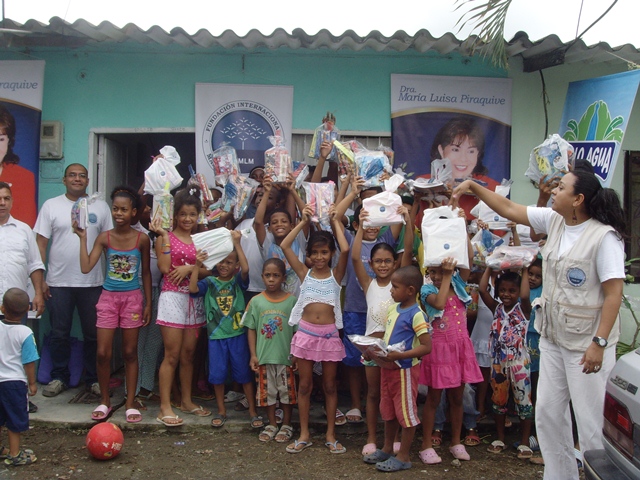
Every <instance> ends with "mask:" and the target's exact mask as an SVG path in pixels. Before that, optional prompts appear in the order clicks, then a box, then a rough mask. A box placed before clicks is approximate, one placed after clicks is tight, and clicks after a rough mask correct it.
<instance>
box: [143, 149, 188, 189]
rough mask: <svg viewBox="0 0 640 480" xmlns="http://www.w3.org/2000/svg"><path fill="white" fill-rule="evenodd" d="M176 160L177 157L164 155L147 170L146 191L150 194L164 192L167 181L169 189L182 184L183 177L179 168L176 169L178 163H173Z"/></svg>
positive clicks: (145, 175)
mask: <svg viewBox="0 0 640 480" xmlns="http://www.w3.org/2000/svg"><path fill="white" fill-rule="evenodd" d="M164 148H167V147H164ZM171 148H173V147H171ZM178 159H179V157H178ZM174 161H175V158H173V159H171V160H169V159H167V158H164V157H159V158H157V159H156V161H155V162H153V163H152V164H151V166H150V167H149V168H147V169H146V170H145V172H144V193H146V194H148V195H156V194H159V193H162V192H163V191H164V187H165V185H166V184H167V182H168V183H169V190H173V189H174V188H178V187H179V186H180V185H182V177H181V176H180V174H179V173H178V170H176V164H174V163H172V162H174ZM178 161H179V160H178Z"/></svg>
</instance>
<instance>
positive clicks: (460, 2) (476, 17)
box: [456, 0, 512, 68]
mask: <svg viewBox="0 0 640 480" xmlns="http://www.w3.org/2000/svg"><path fill="white" fill-rule="evenodd" d="M511 1H512V0H457V1H456V4H457V7H456V10H458V9H460V8H463V7H465V6H471V8H469V10H467V11H466V12H465V13H464V14H463V15H462V16H461V17H460V19H459V20H458V22H457V23H456V26H458V25H459V26H460V27H459V28H458V32H460V31H461V30H462V29H463V28H465V27H466V26H473V28H472V30H471V31H472V32H476V34H477V36H476V37H475V39H474V40H473V43H472V45H471V51H472V53H475V51H476V50H477V49H479V48H480V47H482V48H483V56H485V57H486V56H487V55H488V56H490V57H491V61H492V62H493V64H494V65H496V66H498V67H500V68H507V67H508V58H507V51H506V47H505V41H504V27H505V21H506V18H507V11H508V10H509V6H510V5H511ZM473 2H484V3H473ZM472 4H473V5H475V6H472Z"/></svg>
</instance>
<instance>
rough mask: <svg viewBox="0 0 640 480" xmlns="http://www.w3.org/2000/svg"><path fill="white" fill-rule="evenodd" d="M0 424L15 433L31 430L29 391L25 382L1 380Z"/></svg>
mask: <svg viewBox="0 0 640 480" xmlns="http://www.w3.org/2000/svg"><path fill="white" fill-rule="evenodd" d="M0 426H2V427H7V428H8V429H9V430H10V431H12V432H15V433H19V432H26V431H27V430H29V391H28V388H27V384H26V383H25V382H23V381H20V380H12V381H9V382H0Z"/></svg>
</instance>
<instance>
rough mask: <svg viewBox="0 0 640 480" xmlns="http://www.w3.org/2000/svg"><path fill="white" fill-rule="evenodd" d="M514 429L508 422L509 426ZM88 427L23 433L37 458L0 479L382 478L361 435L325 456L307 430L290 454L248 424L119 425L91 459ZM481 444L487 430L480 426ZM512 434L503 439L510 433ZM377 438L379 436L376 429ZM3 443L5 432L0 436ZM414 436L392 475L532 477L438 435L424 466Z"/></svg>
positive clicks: (319, 438) (346, 438) (503, 459)
mask: <svg viewBox="0 0 640 480" xmlns="http://www.w3.org/2000/svg"><path fill="white" fill-rule="evenodd" d="M513 430H515V428H514V429H513ZM86 433H87V430H65V429H48V428H45V427H40V426H36V427H34V428H33V429H32V430H30V431H29V432H28V433H26V434H25V435H24V437H23V442H22V443H23V446H24V447H25V448H31V449H32V450H34V452H35V454H36V455H37V456H38V461H37V462H36V463H35V464H33V465H29V466H22V467H5V466H4V465H0V479H2V478H17V479H39V480H40V479H59V480H65V479H66V480H68V479H78V480H80V479H87V480H89V479H90V480H93V479H102V478H105V479H106V478H108V479H148V478H153V479H162V478H177V479H205V478H219V477H225V478H238V479H240V478H261V479H262V478H266V479H269V478H274V479H275V478H277V479H282V478H287V479H297V478H312V479H313V478H322V479H330V478H341V477H344V478H349V479H356V480H359V479H370V478H381V477H382V476H383V475H385V474H383V473H380V472H377V471H376V469H375V466H373V465H366V464H365V463H363V462H362V457H361V455H360V450H361V449H362V446H363V445H364V443H365V439H366V437H365V435H363V434H351V435H347V434H345V433H343V434H340V430H338V438H339V439H340V441H341V442H342V443H343V444H344V445H345V446H346V447H347V453H346V454H344V455H331V454H330V453H329V451H328V450H327V448H325V447H324V436H323V435H322V432H315V433H314V435H313V443H314V445H313V447H311V448H309V449H308V450H305V451H304V452H302V453H300V454H296V455H292V454H288V453H286V452H285V444H280V443H276V442H269V443H266V444H265V443H261V442H259V441H258V438H257V432H255V433H254V432H249V431H247V430H244V431H240V432H235V433H228V432H226V431H218V430H216V431H213V430H205V429H202V430H197V431H193V432H191V433H181V432H179V431H167V430H157V429H155V430H150V431H140V430H134V431H125V432H124V435H125V441H124V448H123V450H122V453H121V454H120V455H119V456H118V457H117V458H115V459H112V460H108V461H97V460H94V459H92V458H90V456H89V454H88V452H87V449H86V447H85V436H86ZM480 434H481V437H485V435H488V436H487V437H486V438H485V440H484V441H485V442H489V441H490V440H491V439H492V438H491V432H490V431H487V432H483V431H482V430H481V431H480ZM516 435H517V432H515V431H514V432H511V435H510V437H509V438H508V440H509V441H508V444H512V443H513V442H514V441H515V439H516ZM379 439H380V440H381V439H382V435H381V434H380V435H379ZM3 441H6V438H4V437H3ZM419 442H420V439H419V438H417V439H416V440H415V441H414V448H413V449H412V460H413V468H412V469H411V470H408V471H404V472H401V473H399V474H396V477H397V478H402V479H403V480H404V479H417V478H421V479H422V478H441V479H455V480H460V479H486V480H489V479H500V480H507V479H538V478H542V467H539V466H534V465H531V464H530V463H529V462H528V461H524V460H518V459H517V458H516V451H515V449H513V448H511V449H508V450H506V451H505V452H503V453H501V454H493V453H489V452H487V450H486V444H481V445H479V446H477V447H468V451H469V453H470V455H471V461H470V462H462V464H461V465H460V466H458V467H456V466H453V465H452V460H453V457H452V456H451V455H450V453H449V452H448V448H447V446H448V441H447V438H446V436H445V441H444V445H443V447H440V448H439V454H440V456H441V457H442V459H443V462H442V464H440V465H432V466H427V465H423V464H422V463H421V462H420V459H419V458H418V450H419V445H420V443H419Z"/></svg>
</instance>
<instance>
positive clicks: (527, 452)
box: [517, 445, 533, 460]
mask: <svg viewBox="0 0 640 480" xmlns="http://www.w3.org/2000/svg"><path fill="white" fill-rule="evenodd" d="M517 457H518V458H519V459H520V460H528V459H530V458H531V457H533V450H531V448H529V447H527V446H526V445H518V455H517Z"/></svg>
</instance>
